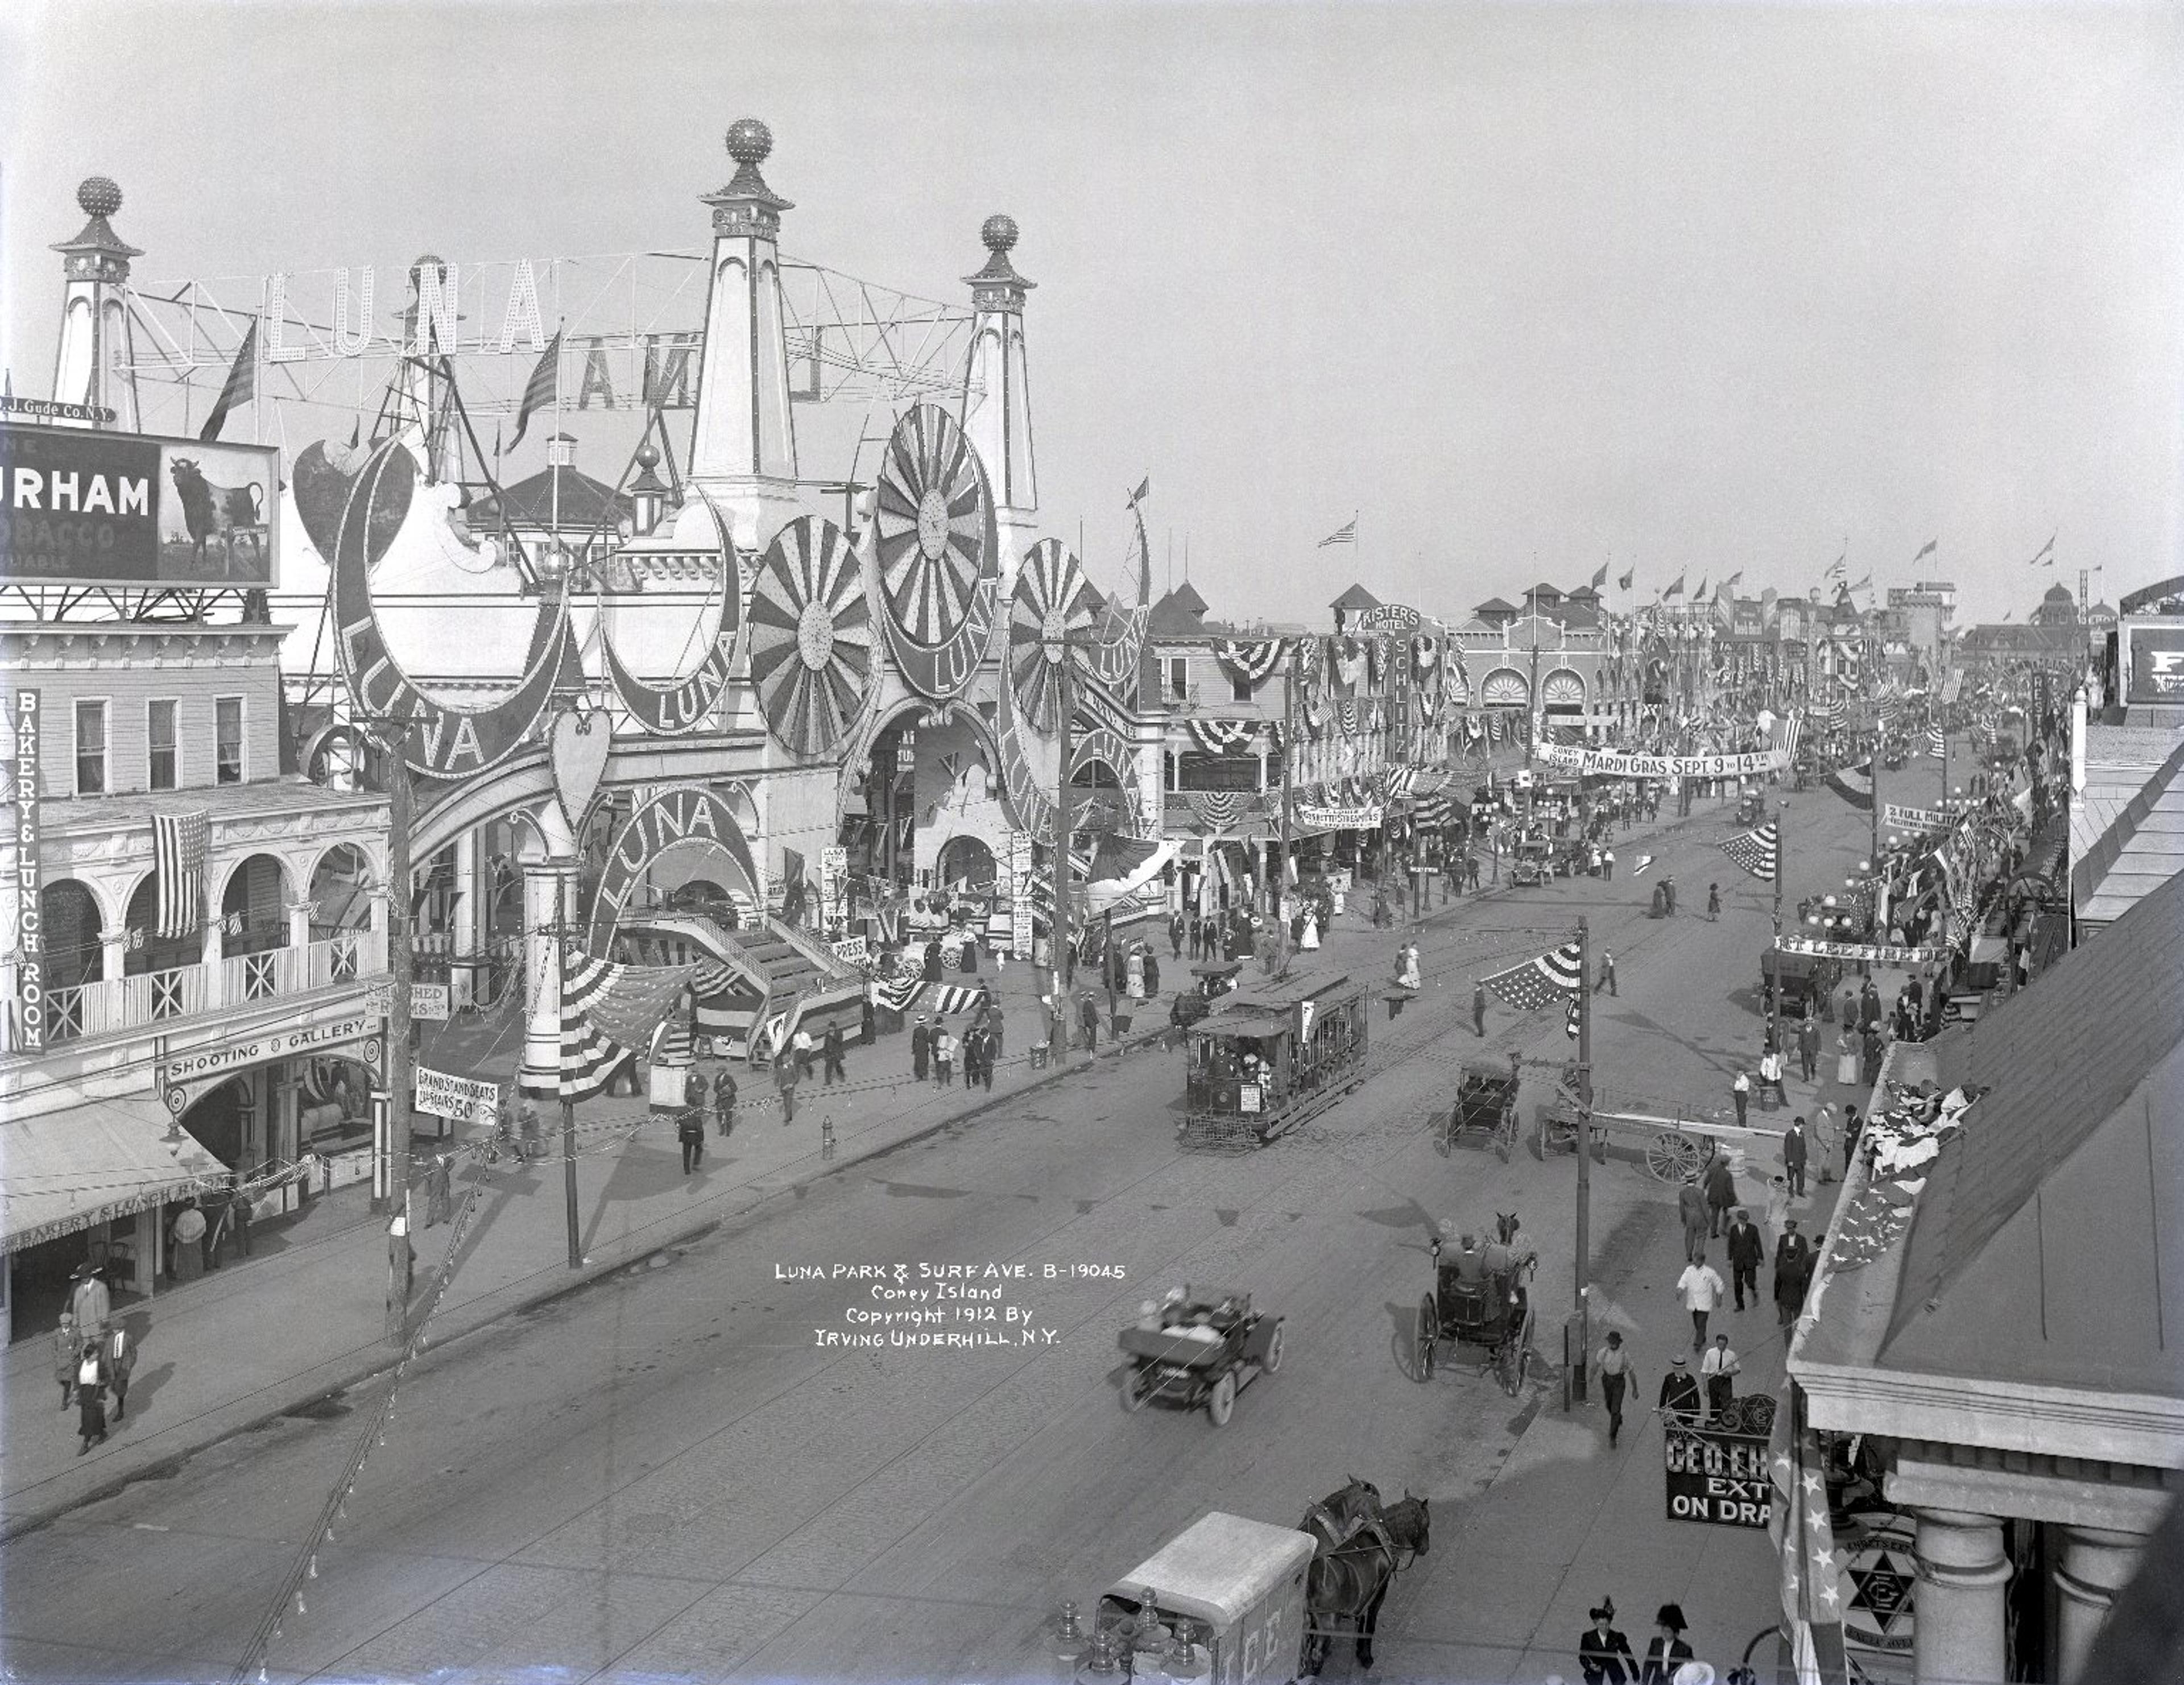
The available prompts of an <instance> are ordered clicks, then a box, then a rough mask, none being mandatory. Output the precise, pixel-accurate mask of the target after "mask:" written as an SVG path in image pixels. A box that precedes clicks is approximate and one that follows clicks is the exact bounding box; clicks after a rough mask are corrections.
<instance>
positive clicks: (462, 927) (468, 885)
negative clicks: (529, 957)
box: [448, 831, 485, 1006]
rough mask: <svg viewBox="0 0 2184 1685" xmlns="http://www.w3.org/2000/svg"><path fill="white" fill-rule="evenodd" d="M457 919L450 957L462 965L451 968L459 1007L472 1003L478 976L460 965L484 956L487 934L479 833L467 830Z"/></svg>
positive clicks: (459, 846)
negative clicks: (480, 874)
mask: <svg viewBox="0 0 2184 1685" xmlns="http://www.w3.org/2000/svg"><path fill="white" fill-rule="evenodd" d="M455 895H456V901H455V916H454V927H453V928H452V929H451V930H450V931H448V943H449V949H450V956H451V957H452V958H453V959H454V960H455V961H457V962H458V963H456V964H454V965H450V966H449V967H448V981H449V982H450V984H451V985H452V987H451V992H450V998H451V1000H452V1002H453V1004H454V1005H456V1006H468V1005H469V1004H471V991H472V986H473V984H474V983H475V982H476V973H475V972H473V971H472V970H471V968H470V967H469V966H467V965H463V964H461V963H460V962H461V961H462V960H464V959H470V958H472V957H474V956H475V955H476V954H479V953H482V951H483V950H484V948H485V933H484V931H482V930H481V929H480V928H479V926H481V924H482V922H483V921H484V918H485V895H484V893H483V890H482V886H481V882H480V879H479V876H478V846H477V832H476V831H464V832H463V834H462V835H461V836H460V837H457V838H455Z"/></svg>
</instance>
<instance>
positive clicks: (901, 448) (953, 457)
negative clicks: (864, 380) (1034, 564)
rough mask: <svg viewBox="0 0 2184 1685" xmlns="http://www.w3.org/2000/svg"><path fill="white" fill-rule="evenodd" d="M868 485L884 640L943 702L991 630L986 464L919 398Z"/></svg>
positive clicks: (995, 538) (993, 568) (994, 553)
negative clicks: (873, 490)
mask: <svg viewBox="0 0 2184 1685" xmlns="http://www.w3.org/2000/svg"><path fill="white" fill-rule="evenodd" d="M872 525H873V531H874V535H875V542H876V545H877V553H878V559H879V570H880V595H881V597H882V598H883V601H884V603H885V605H886V609H887V614H886V624H887V637H888V647H889V648H890V649H892V650H893V651H894V658H895V662H896V665H898V666H899V667H900V669H901V670H902V675H903V677H904V678H905V680H907V681H909V683H910V684H911V687H912V688H914V689H916V690H917V691H918V692H920V693H921V694H922V695H924V696H927V697H930V698H933V700H935V701H945V700H946V699H947V698H950V697H951V696H953V695H955V694H956V692H958V691H960V690H961V689H962V688H963V687H964V686H965V685H967V683H969V682H970V680H971V676H972V673H973V672H975V671H976V670H978V660H979V658H980V657H981V656H982V655H983V653H985V648H986V641H987V639H988V637H989V636H990V634H991V633H992V631H993V626H994V609H995V602H994V599H995V592H996V589H997V587H996V578H997V573H998V567H999V563H1000V532H999V529H998V527H997V526H996V524H995V515H994V498H993V493H992V492H991V491H990V490H989V487H987V484H986V471H985V470H984V469H983V467H982V466H980V464H979V462H978V452H977V451H976V450H975V449H973V448H972V445H971V442H970V440H969V439H968V438H967V437H965V435H964V432H963V430H962V429H961V427H959V426H957V425H956V423H955V422H954V421H953V420H951V419H950V417H949V416H948V414H947V413H946V412H945V411H944V410H942V409H938V408H936V407H935V406H934V405H932V404H929V403H921V404H919V405H917V407H915V408H914V409H911V411H910V412H909V413H908V414H905V415H904V416H903V418H902V419H901V420H900V421H898V422H896V423H895V427H894V433H893V434H892V435H891V436H889V439H888V447H887V452H886V454H885V455H884V456H883V458H882V459H881V463H880V475H879V485H878V487H877V498H876V499H875V503H874V507H873V520H872Z"/></svg>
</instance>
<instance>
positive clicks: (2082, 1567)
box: [2053, 1527, 2146, 1685]
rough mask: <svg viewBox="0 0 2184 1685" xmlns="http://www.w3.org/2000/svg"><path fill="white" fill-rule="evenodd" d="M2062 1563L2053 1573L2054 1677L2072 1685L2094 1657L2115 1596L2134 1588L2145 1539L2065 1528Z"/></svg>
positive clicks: (2096, 1529) (2100, 1530) (2137, 1535)
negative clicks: (2128, 1586)
mask: <svg viewBox="0 0 2184 1685" xmlns="http://www.w3.org/2000/svg"><path fill="white" fill-rule="evenodd" d="M2055 1531H2056V1533H2057V1534H2059V1536H2060V1543H2061V1546H2062V1549H2061V1560H2060V1561H2059V1562H2058V1563H2057V1565H2056V1567H2055V1570H2054V1576H2053V1577H2054V1581H2055V1677H2056V1678H2058V1679H2060V1680H2062V1681H2064V1685H2071V1682H2074V1681H2075V1680H2076V1679H2077V1677H2078V1676H2079V1675H2080V1673H2081V1672H2082V1671H2084V1669H2085V1666H2086V1658H2087V1656H2088V1655H2090V1654H2092V1648H2093V1639H2094V1638H2095V1636H2096V1635H2097V1634H2098V1632H2100V1630H2101V1628H2102V1627H2103V1625H2105V1624H2106V1622H2107V1621H2108V1618H2109V1610H2110V1609H2111V1608H2113V1607H2114V1604H2115V1600H2116V1595H2117V1593H2120V1592H2121V1591H2122V1590H2123V1588H2125V1587H2126V1585H2128V1584H2129V1583H2130V1582H2131V1575H2132V1574H2133V1572H2135V1571H2137V1566H2138V1557H2139V1552H2140V1551H2141V1550H2142V1549H2144V1547H2145V1544H2146V1537H2145V1535H2144V1534H2142V1533H2125V1532H2109V1531H2107V1530H2106V1529H2104V1528H2100V1527H2058V1528H2057V1529H2056V1530H2055Z"/></svg>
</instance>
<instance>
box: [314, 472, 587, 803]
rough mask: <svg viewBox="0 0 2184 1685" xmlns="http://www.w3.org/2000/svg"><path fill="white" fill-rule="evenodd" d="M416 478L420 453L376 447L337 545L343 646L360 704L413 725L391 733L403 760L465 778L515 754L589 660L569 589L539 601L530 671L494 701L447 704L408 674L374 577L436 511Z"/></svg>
mask: <svg viewBox="0 0 2184 1685" xmlns="http://www.w3.org/2000/svg"><path fill="white" fill-rule="evenodd" d="M416 483H417V464H416V459H415V458H414V457H412V456H411V455H410V454H409V451H408V449H407V448H404V446H403V445H402V443H401V442H399V441H398V440H394V439H390V440H388V441H387V442H386V443H385V444H383V445H382V446H381V447H380V448H378V449H377V450H376V451H375V452H373V453H372V455H371V459H370V461H368V462H367V463H366V464H365V467H364V471H363V472H362V473H360V474H359V475H357V477H356V481H355V483H354V486H353V487H352V488H351V490H350V492H349V496H348V503H347V504H346V506H345V507H344V508H343V512H342V521H341V532H340V536H339V537H338V538H337V540H336V542H335V544H334V559H333V576H334V619H335V624H336V625H337V626H338V627H339V628H340V634H339V636H338V637H337V639H336V641H335V642H336V649H337V653H338V655H339V658H340V661H341V670H342V676H343V679H344V680H345V681H347V683H348V692H349V696H350V698H352V699H353V700H354V703H355V704H356V709H357V712H358V713H359V714H361V715H367V716H369V717H370V718H374V719H380V720H390V719H391V720H400V721H403V722H404V723H405V724H406V726H407V728H408V729H407V730H406V731H399V732H391V733H389V735H390V736H398V737H400V739H401V743H402V759H403V761H404V765H407V766H409V768H410V770H412V771H415V772H421V773H423V774H424V775H425V776H426V777H428V778H463V777H467V776H470V775H471V774H472V773H476V772H482V771H485V770H487V769H488V768H490V767H493V766H496V765H499V763H500V762H502V761H503V760H505V759H507V758H508V757H509V756H510V754H514V753H515V750H516V749H517V748H519V747H521V745H522V744H523V743H524V742H526V740H527V739H528V738H529V737H530V736H531V731H532V726H534V725H536V724H537V723H538V717H539V715H541V714H542V713H543V711H544V709H545V707H546V703H547V702H548V700H549V698H551V697H552V695H553V693H554V691H556V690H557V689H567V690H575V689H578V688H581V687H582V684H583V665H582V658H581V657H580V655H579V653H578V651H577V639H576V634H575V632H574V631H573V630H572V629H571V626H570V624H569V599H568V593H567V592H566V591H565V590H564V591H561V592H556V593H555V594H554V596H553V597H552V598H549V599H546V600H543V601H542V602H541V603H539V605H538V620H537V623H536V624H535V625H534V626H533V627H532V634H531V648H530V651H529V653H528V654H527V655H526V657H525V659H524V674H523V677H522V678H521V680H519V681H517V683H516V686H515V689H514V690H512V691H510V692H509V693H508V695H507V696H506V697H505V698H503V699H502V700H501V701H500V702H499V703H495V704H494V705H493V707H491V708H487V709H476V710H474V711H465V710H462V709H453V708H448V707H446V706H444V705H443V704H442V703H438V702H436V701H434V700H433V699H432V698H431V697H428V696H426V694H425V692H422V691H421V690H420V689H418V688H417V687H416V686H415V685H414V684H413V683H411V682H410V681H409V676H408V675H407V674H405V673H404V672H403V670H402V668H401V665H400V664H398V662H397V661H396V660H395V659H394V656H393V652H392V651H391V650H390V649H389V648H388V647H387V637H386V634H385V633H384V632H383V631H382V630H381V628H380V625H379V614H378V610H377V609H376V607H375V606H374V605H373V603H372V600H371V587H370V582H369V579H368V575H369V572H370V569H371V568H372V567H373V566H374V565H375V564H376V563H377V562H378V561H379V559H380V557H381V556H382V554H384V553H387V552H389V551H392V550H393V549H395V548H398V547H400V546H401V545H402V544H403V542H404V537H405V536H406V535H409V534H410V533H411V531H412V529H413V527H415V526H421V525H422V524H423V523H424V522H426V521H428V520H432V519H435V518H436V517H435V516H434V515H433V514H432V509H433V507H434V506H433V503H432V500H431V499H429V498H418V497H416V496H415V495H414V494H415V490H416ZM390 512H392V513H395V514H397V515H398V525H394V526H393V527H392V530H389V524H388V523H387V521H386V520H384V519H383V518H382V517H384V516H386V515H387V514H389V513H390ZM412 542H418V541H416V540H415V539H413V540H412Z"/></svg>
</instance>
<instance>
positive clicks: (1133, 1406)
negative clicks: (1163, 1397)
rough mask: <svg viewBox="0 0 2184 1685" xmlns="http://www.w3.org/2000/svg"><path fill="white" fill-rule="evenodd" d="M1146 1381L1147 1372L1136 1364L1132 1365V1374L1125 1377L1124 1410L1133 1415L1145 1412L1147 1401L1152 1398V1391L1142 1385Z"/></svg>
mask: <svg viewBox="0 0 2184 1685" xmlns="http://www.w3.org/2000/svg"><path fill="white" fill-rule="evenodd" d="M1144 1381H1145V1371H1144V1370H1142V1369H1140V1368H1139V1367H1138V1366H1137V1365H1135V1364H1132V1365H1130V1372H1129V1373H1128V1375H1125V1376H1123V1409H1124V1410H1128V1411H1129V1412H1131V1413H1132V1414H1133V1415H1135V1414H1136V1413H1137V1412H1138V1411H1139V1410H1143V1409H1144V1408H1145V1400H1146V1399H1149V1398H1151V1396H1152V1389H1151V1387H1146V1386H1143V1385H1141V1384H1140V1383H1141V1382H1144Z"/></svg>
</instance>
